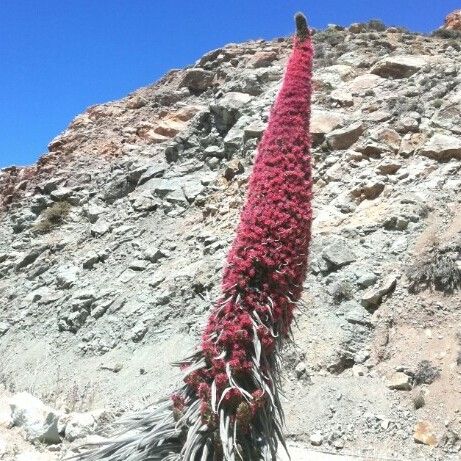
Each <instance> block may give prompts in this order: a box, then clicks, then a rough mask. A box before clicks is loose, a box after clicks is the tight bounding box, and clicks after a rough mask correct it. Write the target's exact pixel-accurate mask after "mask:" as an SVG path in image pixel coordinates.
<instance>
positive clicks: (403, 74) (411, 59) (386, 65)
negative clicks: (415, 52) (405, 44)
mask: <svg viewBox="0 0 461 461" xmlns="http://www.w3.org/2000/svg"><path fill="white" fill-rule="evenodd" d="M426 64H427V61H426V59H424V58H423V57H421V56H410V55H408V56H407V55H405V56H389V57H387V58H384V59H382V60H381V61H379V62H377V63H376V64H375V65H374V66H373V67H372V68H371V71H370V72H371V73H372V74H375V75H379V76H380V77H384V78H407V77H411V76H412V75H413V74H415V73H416V72H418V71H419V70H421V69H422V68H423V67H424V66H425V65H426Z"/></svg>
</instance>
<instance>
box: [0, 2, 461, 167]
mask: <svg viewBox="0 0 461 461" xmlns="http://www.w3.org/2000/svg"><path fill="white" fill-rule="evenodd" d="M460 7H461V1H460V0H386V1H383V0H347V1H346V0H266V1H263V0H225V1H220V0H176V1H170V0H1V2H0V65H1V71H0V122H1V123H0V167H4V166H7V165H11V164H16V165H25V164H30V163H33V162H35V161H36V160H37V158H38V157H39V156H40V155H41V154H43V153H45V152H46V146H47V144H48V142H49V141H50V140H51V139H52V138H53V137H54V136H56V135H57V134H58V133H59V132H61V131H62V130H63V129H64V128H65V127H66V126H67V125H68V123H69V122H70V121H71V120H72V118H73V117H74V116H75V115H77V114H78V113H80V112H82V111H83V110H85V108H86V107H88V106H90V105H93V104H97V103H102V102H106V101H109V100H113V99H119V98H121V97H123V96H125V95H126V94H128V93H129V92H131V91H133V90H135V89H136V88H139V87H141V86H145V85H148V84H150V83H152V82H154V81H155V80H157V79H158V78H159V77H161V76H162V75H163V74H164V73H165V72H166V71H167V70H169V69H171V68H178V67H183V66H185V65H188V64H191V63H193V62H194V61H195V60H196V59H197V58H199V57H200V56H201V55H202V54H204V53H205V52H206V51H208V50H211V49H213V48H217V47H220V46H222V45H225V44H226V43H229V42H241V41H245V40H249V39H257V38H266V39H269V38H274V37H280V36H284V35H288V34H289V33H291V31H292V29H293V25H292V16H293V14H294V13H295V12H296V11H299V10H300V11H303V12H305V13H306V14H307V16H308V18H309V22H310V24H311V25H312V26H313V27H316V28H323V27H325V26H326V25H327V24H328V23H335V24H342V25H348V24H350V23H352V22H361V21H367V20H369V19H372V18H379V19H381V20H383V21H384V22H385V23H386V24H388V25H401V26H406V27H408V28H409V29H411V30H415V31H421V32H429V31H432V30H434V29H436V28H437V27H439V26H440V25H441V24H442V22H443V18H444V17H445V15H446V14H447V13H449V12H450V11H452V10H454V9H457V8H460Z"/></svg>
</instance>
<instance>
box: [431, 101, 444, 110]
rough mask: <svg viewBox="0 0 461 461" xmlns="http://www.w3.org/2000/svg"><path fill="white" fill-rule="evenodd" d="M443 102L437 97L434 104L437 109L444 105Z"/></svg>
mask: <svg viewBox="0 0 461 461" xmlns="http://www.w3.org/2000/svg"><path fill="white" fill-rule="evenodd" d="M442 104H443V101H442V100H441V99H436V100H435V101H434V102H433V103H432V105H433V106H434V107H435V108H436V109H440V108H441V107H442Z"/></svg>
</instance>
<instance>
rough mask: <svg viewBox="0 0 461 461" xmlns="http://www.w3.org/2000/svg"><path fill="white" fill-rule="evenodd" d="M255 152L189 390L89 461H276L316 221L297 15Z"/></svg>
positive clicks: (306, 76) (191, 362)
mask: <svg viewBox="0 0 461 461" xmlns="http://www.w3.org/2000/svg"><path fill="white" fill-rule="evenodd" d="M296 26H297V34H296V36H295V37H294V44H293V51H292V54H291V56H290V58H289V61H288V64H287V68H286V73H285V77H284V81H283V84H282V87H281V90H280V92H279V94H278V97H277V100H276V103H275V105H274V107H273V109H272V111H271V114H270V118H269V124H268V127H267V129H266V132H265V134H264V136H263V139H262V140H261V143H260V145H259V148H258V154H257V157H256V160H255V164H254V168H253V173H252V176H251V179H250V184H249V189H248V195H247V199H246V204H245V206H244V209H243V211H242V214H241V219H240V224H239V226H238V230H237V235H236V238H235V240H234V243H233V245H232V247H231V249H230V251H229V254H228V256H227V264H226V268H225V271H224V276H223V281H222V296H221V297H220V300H219V301H218V302H217V303H216V305H215V306H214V308H213V310H212V312H211V315H210V317H209V319H208V323H207V326H206V328H205V331H204V333H203V336H202V341H201V348H200V350H199V351H198V352H197V353H196V354H195V355H194V356H192V357H190V358H189V359H188V360H186V361H184V362H183V363H182V364H181V365H182V367H183V368H184V370H185V373H186V376H185V379H184V382H185V385H184V386H183V387H182V388H181V389H180V390H179V391H178V392H176V393H175V394H174V395H173V396H172V398H171V399H170V400H167V401H165V402H164V403H163V404H162V405H160V407H158V408H157V409H156V410H154V411H152V410H146V412H145V413H143V414H138V415H136V416H134V417H132V418H131V420H130V421H129V422H128V426H129V427H128V429H127V431H125V433H124V435H121V436H120V437H119V438H118V439H114V440H111V441H109V442H108V443H107V444H106V445H105V446H103V447H101V448H99V449H97V450H96V451H93V452H90V453H86V454H84V455H83V456H82V457H81V459H85V460H111V461H122V460H123V461H147V460H163V461H179V460H181V461H240V460H241V461H256V460H264V461H274V460H275V459H276V453H277V448H278V444H279V442H281V443H282V444H284V441H283V435H282V427H281V426H282V422H283V413H282V408H281V404H280V400H279V396H278V394H279V366H278V360H279V351H280V347H281V344H282V341H283V339H284V338H286V336H287V335H288V333H289V331H290V325H291V322H292V319H293V310H294V308H295V307H296V302H297V301H298V300H299V298H300V295H301V291H302V283H303V280H304V278H305V275H306V270H307V253H308V247H309V240H310V230H311V222H312V209H311V200H312V176H311V157H310V136H309V118H310V102H311V73H312V55H313V50H312V43H311V38H310V34H309V31H308V28H307V24H306V20H305V18H304V16H303V15H301V14H298V15H296Z"/></svg>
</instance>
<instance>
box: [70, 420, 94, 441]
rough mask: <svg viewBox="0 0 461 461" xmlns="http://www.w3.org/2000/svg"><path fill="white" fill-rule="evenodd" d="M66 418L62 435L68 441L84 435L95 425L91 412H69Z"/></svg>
mask: <svg viewBox="0 0 461 461" xmlns="http://www.w3.org/2000/svg"><path fill="white" fill-rule="evenodd" d="M66 420H67V421H66V423H65V429H64V437H65V439H66V440H68V441H69V442H73V441H74V440H77V439H81V438H83V437H86V436H87V435H89V434H91V433H93V432H94V431H95V430H96V427H97V422H96V419H95V417H94V416H93V415H92V414H91V413H71V414H70V416H68V417H67V418H66Z"/></svg>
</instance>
